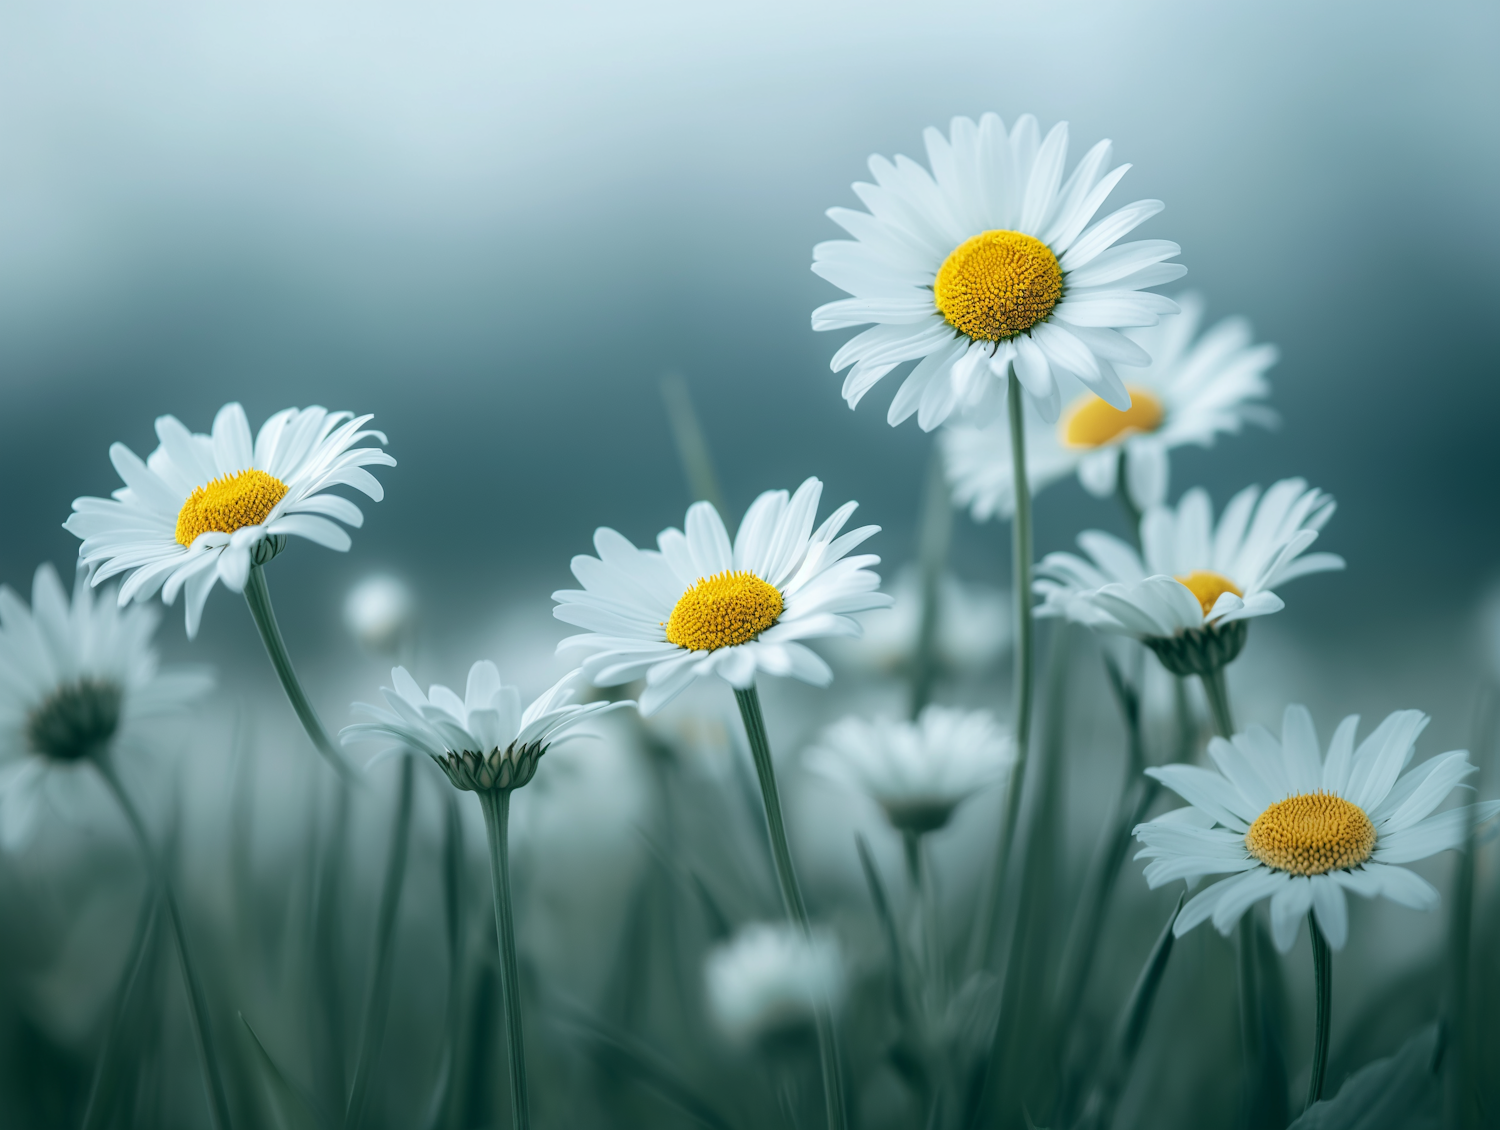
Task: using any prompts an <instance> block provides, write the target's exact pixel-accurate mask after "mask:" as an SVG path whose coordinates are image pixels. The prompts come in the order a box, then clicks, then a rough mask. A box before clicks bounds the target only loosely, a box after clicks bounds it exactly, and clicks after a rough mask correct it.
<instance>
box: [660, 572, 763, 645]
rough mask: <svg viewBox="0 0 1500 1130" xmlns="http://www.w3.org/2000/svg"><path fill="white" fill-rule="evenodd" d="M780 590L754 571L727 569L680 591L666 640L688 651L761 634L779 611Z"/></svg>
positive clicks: (743, 639)
mask: <svg viewBox="0 0 1500 1130" xmlns="http://www.w3.org/2000/svg"><path fill="white" fill-rule="evenodd" d="M781 609H782V600H781V593H780V592H779V591H777V589H776V586H775V585H769V584H767V583H766V582H765V581H763V580H761V579H760V578H759V577H757V576H756V575H755V574H754V573H746V572H738V573H731V572H730V571H729V570H728V569H726V570H724V572H722V573H715V574H714V575H713V576H712V577H705V578H703V579H701V580H699V582H698V583H697V584H696V585H694V586H693V587H692V588H690V589H688V591H687V592H685V593H683V594H682V598H681V599H680V600H678V602H677V606H676V607H675V608H673V609H672V616H671V619H669V620H668V621H667V625H666V627H667V642H668V643H675V644H676V645H677V646H678V647H685V648H687V649H688V650H689V651H716V650H718V649H719V648H721V647H734V646H735V645H736V644H742V643H746V642H748V641H750V640H753V639H754V638H755V637H756V636H758V635H760V634H761V633H762V632H764V631H765V630H766V629H767V628H769V627H770V626H771V625H772V624H774V623H776V620H777V617H779V616H780V615H781Z"/></svg>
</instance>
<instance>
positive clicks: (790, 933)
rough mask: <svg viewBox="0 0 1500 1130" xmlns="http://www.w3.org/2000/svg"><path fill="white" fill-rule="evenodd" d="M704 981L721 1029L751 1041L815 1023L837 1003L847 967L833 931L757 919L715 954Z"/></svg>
mask: <svg viewBox="0 0 1500 1130" xmlns="http://www.w3.org/2000/svg"><path fill="white" fill-rule="evenodd" d="M704 982H705V987H706V989H707V990H708V992H707V997H708V1008H709V1015H710V1016H711V1017H712V1018H713V1021H714V1023H715V1024H716V1025H717V1026H718V1028H719V1030H720V1031H721V1032H723V1033H724V1035H726V1036H727V1037H729V1038H730V1039H731V1040H734V1041H736V1042H741V1043H751V1042H754V1041H757V1040H762V1039H768V1038H774V1037H775V1036H777V1035H779V1034H781V1033H783V1032H785V1031H786V1030H788V1029H794V1028H797V1027H802V1026H806V1027H811V1026H812V1025H813V1023H814V1021H815V1018H816V1015H817V1013H818V1011H819V1009H823V1008H830V1009H831V1008H834V1007H836V1006H837V1004H838V1002H839V1000H840V999H841V998H842V997H843V992H844V966H843V961H842V960H841V958H840V955H839V947H838V942H837V940H836V939H835V938H834V937H833V935H831V934H828V933H826V932H823V931H814V932H813V933H811V934H809V933H807V932H805V931H803V930H801V929H798V928H797V927H794V926H790V925H785V924H782V925H770V924H768V923H763V922H756V923H751V924H750V925H748V926H746V927H744V928H743V929H742V930H740V931H739V933H737V934H736V935H735V936H734V937H733V938H731V939H730V940H729V941H728V942H725V943H724V944H723V945H720V946H719V947H717V948H716V949H714V950H713V951H712V952H710V953H709V955H708V959H707V961H706V962H705V964H704Z"/></svg>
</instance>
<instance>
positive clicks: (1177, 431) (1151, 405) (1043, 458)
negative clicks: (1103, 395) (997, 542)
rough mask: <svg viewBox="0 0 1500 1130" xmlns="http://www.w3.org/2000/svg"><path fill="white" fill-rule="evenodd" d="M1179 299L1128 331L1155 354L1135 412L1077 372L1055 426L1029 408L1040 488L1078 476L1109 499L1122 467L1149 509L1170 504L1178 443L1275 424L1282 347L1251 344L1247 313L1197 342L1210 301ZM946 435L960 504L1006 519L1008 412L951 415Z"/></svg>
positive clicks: (1029, 437)
mask: <svg viewBox="0 0 1500 1130" xmlns="http://www.w3.org/2000/svg"><path fill="white" fill-rule="evenodd" d="M1178 301H1179V302H1180V303H1181V305H1182V313H1181V314H1177V315H1173V316H1170V317H1166V318H1163V319H1162V320H1161V322H1160V323H1159V324H1158V325H1155V326H1148V327H1143V328H1140V329H1131V330H1126V331H1124V332H1125V336H1126V337H1128V338H1130V339H1131V340H1132V341H1134V342H1136V343H1137V344H1138V345H1140V346H1141V347H1142V348H1143V349H1144V350H1145V351H1146V352H1147V353H1149V354H1150V355H1151V364H1150V365H1148V366H1146V367H1145V368H1141V369H1134V370H1131V372H1130V375H1129V381H1128V384H1127V385H1126V387H1127V388H1128V389H1129V390H1130V400H1131V402H1130V408H1129V409H1128V410H1126V411H1124V412H1121V411H1119V410H1118V409H1116V408H1115V407H1113V406H1112V405H1110V404H1108V403H1106V402H1105V401H1103V400H1101V399H1100V398H1099V397H1098V396H1096V395H1094V393H1092V392H1089V391H1088V390H1087V389H1085V388H1084V387H1083V386H1082V385H1081V384H1079V383H1078V382H1076V381H1074V380H1073V379H1072V378H1071V377H1064V378H1061V379H1060V380H1059V387H1060V388H1061V389H1062V391H1063V393H1064V396H1063V399H1064V401H1065V403H1066V407H1064V409H1063V411H1062V415H1061V418H1060V419H1059V420H1058V421H1057V422H1056V423H1055V424H1049V423H1047V422H1045V421H1044V420H1043V419H1042V418H1041V416H1040V415H1039V414H1038V412H1037V410H1036V408H1035V407H1034V406H1031V405H1029V404H1028V405H1027V407H1026V409H1025V411H1024V416H1023V420H1024V423H1025V427H1026V477H1027V480H1028V481H1029V483H1030V484H1031V490H1032V493H1033V494H1035V493H1036V492H1037V491H1039V490H1041V489H1042V488H1043V487H1045V486H1047V485H1048V484H1049V483H1053V482H1057V481H1058V480H1059V479H1063V478H1066V477H1067V476H1068V475H1072V474H1077V476H1078V480H1079V482H1081V483H1082V484H1083V487H1084V489H1085V490H1087V491H1088V492H1089V493H1090V494H1092V495H1095V496H1096V497H1099V498H1105V497H1108V496H1109V495H1111V494H1113V493H1114V491H1115V489H1116V485H1117V479H1118V477H1119V474H1120V471H1121V469H1122V467H1123V470H1124V475H1125V482H1124V485H1125V489H1126V491H1127V492H1128V494H1129V496H1130V499H1131V501H1132V502H1133V503H1134V505H1135V506H1136V508H1137V509H1139V510H1147V509H1150V508H1151V507H1152V506H1159V505H1161V504H1162V503H1163V502H1165V501H1166V497H1167V485H1168V481H1169V478H1170V474H1169V472H1170V466H1169V456H1168V453H1169V452H1170V451H1171V450H1172V449H1173V448H1174V447H1184V446H1187V445H1189V444H1194V445H1196V446H1199V447H1211V446H1213V443H1214V440H1215V439H1216V438H1217V437H1218V436H1219V435H1220V434H1221V433H1227V434H1234V433H1238V432H1239V431H1240V430H1241V429H1242V428H1243V427H1244V425H1245V424H1247V423H1253V424H1260V425H1263V426H1266V427H1270V426H1272V425H1274V424H1275V422H1276V416H1275V413H1273V412H1272V411H1271V410H1270V409H1269V408H1267V407H1266V406H1265V405H1263V404H1259V403H1256V401H1257V400H1260V399H1262V398H1264V397H1265V396H1267V395H1268V394H1269V393H1270V384H1269V382H1267V380H1266V377H1265V372H1266V370H1267V369H1269V368H1270V367H1271V365H1273V364H1274V363H1275V361H1276V350H1275V348H1274V347H1272V346H1269V345H1255V344H1253V338H1252V337H1251V333H1250V326H1249V325H1248V323H1246V322H1245V321H1244V319H1242V318H1226V319H1224V320H1223V321H1221V322H1219V323H1218V324H1217V325H1215V326H1214V327H1213V328H1212V329H1210V330H1208V331H1207V332H1206V333H1204V334H1203V335H1202V336H1201V337H1197V338H1196V340H1194V339H1195V335H1197V333H1198V326H1199V323H1200V321H1201V319H1202V316H1203V301H1202V299H1201V298H1199V297H1198V296H1197V295H1194V294H1186V295H1183V296H1181V297H1180V298H1179V300H1178ZM940 442H941V444H942V451H943V463H944V469H945V471H946V472H947V476H948V483H949V485H950V486H951V488H952V490H953V501H954V503H955V504H956V505H958V506H966V507H968V508H969V510H970V512H971V513H972V514H973V515H974V519H975V520H976V521H980V522H982V521H985V520H986V519H989V518H994V517H1000V518H1009V517H1010V515H1011V514H1013V513H1014V512H1015V507H1016V495H1015V484H1014V482H1013V481H1012V479H1011V452H1010V424H1009V422H1008V421H1007V420H1006V419H1005V417H1004V415H1003V414H1002V415H1001V417H1000V418H999V419H998V420H997V421H995V422H994V423H990V424H987V425H983V426H979V425H976V424H974V423H970V422H967V421H959V422H954V423H952V424H951V425H950V427H948V428H946V429H944V431H943V433H942V435H941V437H940Z"/></svg>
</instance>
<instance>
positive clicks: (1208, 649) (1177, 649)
mask: <svg viewBox="0 0 1500 1130" xmlns="http://www.w3.org/2000/svg"><path fill="white" fill-rule="evenodd" d="M1249 635H1250V621H1248V620H1231V621H1230V622H1229V623H1227V624H1220V625H1217V626H1210V627H1205V628H1189V629H1187V630H1186V631H1182V632H1178V633H1177V634H1176V635H1174V636H1147V637H1146V638H1145V639H1143V640H1142V641H1141V642H1142V643H1144V644H1145V645H1146V646H1147V647H1149V648H1150V649H1151V650H1152V651H1154V652H1155V653H1156V658H1158V659H1160V660H1161V665H1162V666H1163V667H1165V668H1166V669H1167V670H1168V671H1170V672H1172V674H1174V675H1199V676H1202V675H1212V674H1213V673H1214V672H1215V671H1217V670H1219V669H1220V668H1221V667H1224V666H1226V665H1227V664H1229V663H1232V662H1234V660H1235V659H1236V658H1237V657H1238V656H1239V654H1240V652H1242V651H1244V650H1245V640H1246V639H1248V638H1249Z"/></svg>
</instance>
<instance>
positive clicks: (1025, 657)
mask: <svg viewBox="0 0 1500 1130" xmlns="http://www.w3.org/2000/svg"><path fill="white" fill-rule="evenodd" d="M1005 396H1006V401H1005V407H1006V415H1007V416H1008V417H1009V419H1010V462H1011V481H1012V483H1013V484H1014V487H1015V499H1016V512H1015V515H1014V517H1013V518H1012V519H1011V525H1010V534H1011V537H1010V544H1011V583H1012V585H1013V587H1014V592H1013V593H1012V596H1013V598H1014V600H1015V615H1014V619H1015V661H1014V664H1013V667H1014V670H1013V672H1012V678H1013V680H1014V689H1013V692H1012V695H1011V710H1012V712H1013V717H1012V724H1013V728H1012V731H1011V732H1012V736H1013V738H1014V741H1015V754H1016V756H1015V760H1014V761H1013V762H1012V763H1011V767H1010V780H1009V782H1008V783H1007V785H1006V789H1005V822H1004V823H1003V824H1002V825H1001V826H1000V834H999V837H998V843H997V851H996V854H995V858H994V860H993V861H992V862H991V865H990V866H991V870H990V877H989V882H988V883H987V884H985V889H984V893H983V896H982V898H981V901H980V905H979V912H978V913H977V914H976V915H975V917H974V933H973V935H972V937H971V938H970V942H969V968H970V969H971V970H973V969H978V968H980V967H981V966H983V965H984V964H985V963H986V962H987V961H988V960H989V956H990V949H991V948H992V946H993V944H994V937H995V925H996V918H997V917H998V916H999V912H1000V892H1001V890H1002V888H1003V887H1004V886H1005V878H1006V872H1007V871H1008V870H1009V869H1010V856H1011V851H1012V850H1013V848H1014V845H1015V838H1016V822H1017V820H1018V818H1019V816H1020V811H1021V785H1022V782H1024V781H1025V779H1026V756H1027V753H1028V752H1029V750H1030V748H1031V686H1032V678H1033V670H1032V669H1033V665H1034V651H1035V645H1034V642H1033V639H1032V623H1031V557H1032V550H1031V483H1030V481H1029V480H1028V479H1027V477H1026V425H1025V420H1024V418H1023V415H1022V409H1023V405H1022V389H1021V382H1020V381H1019V380H1017V379H1016V376H1015V374H1014V373H1012V374H1011V377H1010V380H1009V381H1008V382H1007V386H1006V393H1005Z"/></svg>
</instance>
